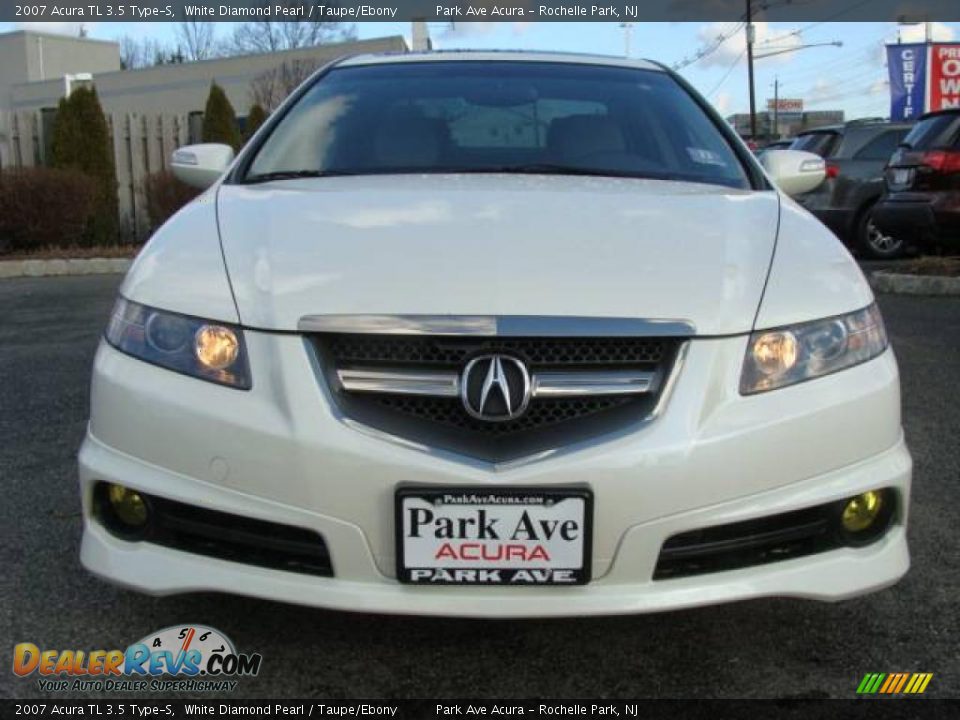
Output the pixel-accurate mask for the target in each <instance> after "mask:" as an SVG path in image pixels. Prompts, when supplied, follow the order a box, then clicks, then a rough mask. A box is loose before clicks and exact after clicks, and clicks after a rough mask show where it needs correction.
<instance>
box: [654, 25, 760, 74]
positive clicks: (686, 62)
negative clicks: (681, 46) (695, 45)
mask: <svg viewBox="0 0 960 720" xmlns="http://www.w3.org/2000/svg"><path fill="white" fill-rule="evenodd" d="M744 25H746V22H743V21H741V22H738V23H737V24H736V26H735V27H734V28H733V29H732V30H728V31H723V32H721V33H720V34H719V35H717V37H716V38H715V39H714V40H713V41H712V42H710V43H708V44H707V45H704V46H703V47H702V48H700V49H699V50H698V51H697V52H695V53H694V54H693V56H692V57H685V58H684V59H683V60H680V61H679V62H676V63H674V64H673V66H672V67H673V69H674V70H683V69H684V68H685V67H688V66H690V65H693V64H694V63H695V62H699V61H700V60H703V59H704V58H707V57H709V56H710V55H713V53H715V52H716V51H717V50H719V49H720V47H721V46H722V45H723V44H724V43H725V42H727V40H729V39H730V38H732V37H733V36H734V35H736V34H737V33H738V32H740V31H741V30H742V29H743V27H744Z"/></svg>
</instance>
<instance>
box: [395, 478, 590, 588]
mask: <svg viewBox="0 0 960 720" xmlns="http://www.w3.org/2000/svg"><path fill="white" fill-rule="evenodd" d="M439 493H477V494H486V495H520V494H523V495H544V496H547V497H549V496H555V497H560V498H564V499H566V498H571V497H579V498H582V499H583V502H584V506H583V524H584V529H585V532H586V536H585V537H584V539H583V568H582V569H581V571H580V579H578V580H577V581H576V582H572V583H520V584H514V583H509V582H500V583H462V582H450V581H447V580H442V581H439V582H432V581H431V582H413V581H411V580H409V579H407V578H406V572H405V566H404V565H403V537H402V535H403V514H402V513H403V503H402V499H403V498H404V497H408V496H415V497H422V496H423V495H425V494H439ZM393 525H394V532H393V544H394V562H395V567H394V574H395V576H396V580H397V582H399V583H401V584H403V585H412V586H419V587H428V586H432V585H443V586H452V587H470V588H473V587H538V588H545V587H549V588H562V587H578V586H583V585H587V584H588V583H590V582H591V580H592V579H593V490H591V489H590V488H589V487H588V486H586V485H582V484H578V485H548V486H537V485H509V486H499V485H498V486H496V487H486V486H482V485H481V486H477V485H421V484H404V485H398V486H397V488H396V490H395V491H394V494H393Z"/></svg>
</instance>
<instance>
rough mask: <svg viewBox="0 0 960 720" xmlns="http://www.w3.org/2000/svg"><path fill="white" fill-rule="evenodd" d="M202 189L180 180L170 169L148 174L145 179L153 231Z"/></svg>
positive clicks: (148, 211)
mask: <svg viewBox="0 0 960 720" xmlns="http://www.w3.org/2000/svg"><path fill="white" fill-rule="evenodd" d="M200 192H201V191H200V190H198V189H196V188H192V187H190V186H189V185H186V184H185V183H182V182H180V181H179V180H177V178H176V177H174V175H173V173H172V172H170V171H168V170H162V171H161V172H156V173H153V174H152V175H148V176H147V179H146V180H145V181H144V193H145V194H146V196H147V214H148V215H149V216H150V230H151V232H152V231H154V230H156V229H157V228H158V227H160V226H161V225H163V224H164V223H165V222H166V221H167V219H168V218H169V217H170V216H171V215H173V214H174V213H175V212H176V211H177V210H179V209H180V208H182V207H183V206H184V205H186V204H187V203H188V202H190V201H191V200H193V199H194V198H195V197H196V196H197V195H199V194H200Z"/></svg>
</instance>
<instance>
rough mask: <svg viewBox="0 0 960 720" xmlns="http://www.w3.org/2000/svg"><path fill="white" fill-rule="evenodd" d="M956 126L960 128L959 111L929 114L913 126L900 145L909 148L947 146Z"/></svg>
mask: <svg viewBox="0 0 960 720" xmlns="http://www.w3.org/2000/svg"><path fill="white" fill-rule="evenodd" d="M958 128H960V113H956V114H954V113H944V114H942V115H930V116H928V117H925V118H922V119H921V120H920V121H919V122H918V123H917V124H916V125H914V126H913V128H912V129H911V130H910V132H909V134H908V135H907V136H906V137H905V138H904V139H903V142H902V143H901V145H903V146H905V147H908V148H910V149H911V150H930V149H933V148H942V147H949V145H950V144H951V142H952V141H953V138H954V135H956V134H957V130H958Z"/></svg>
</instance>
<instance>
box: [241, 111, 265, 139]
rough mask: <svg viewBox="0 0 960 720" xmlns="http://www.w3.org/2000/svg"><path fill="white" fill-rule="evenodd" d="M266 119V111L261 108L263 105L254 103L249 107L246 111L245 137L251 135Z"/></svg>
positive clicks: (248, 137)
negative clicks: (248, 110)
mask: <svg viewBox="0 0 960 720" xmlns="http://www.w3.org/2000/svg"><path fill="white" fill-rule="evenodd" d="M266 119H267V111H266V110H264V109H263V106H262V105H261V104H260V103H254V104H253V105H252V106H251V107H250V112H249V113H247V128H246V130H247V131H246V135H247V138H246V139H248V140H249V139H250V138H251V137H253V134H254V133H255V132H256V131H257V129H258V128H259V127H260V126H261V125H263V123H264V122H265V121H266Z"/></svg>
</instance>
